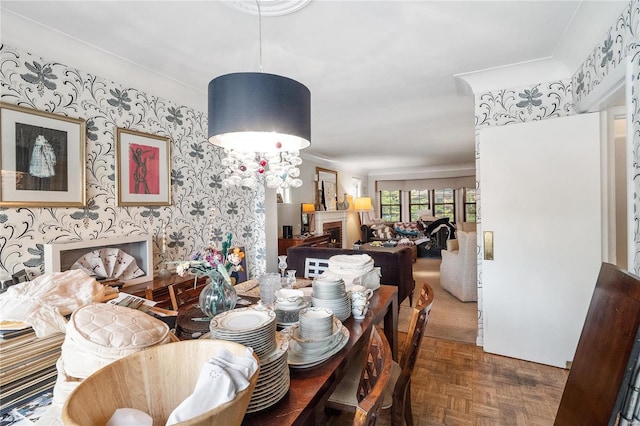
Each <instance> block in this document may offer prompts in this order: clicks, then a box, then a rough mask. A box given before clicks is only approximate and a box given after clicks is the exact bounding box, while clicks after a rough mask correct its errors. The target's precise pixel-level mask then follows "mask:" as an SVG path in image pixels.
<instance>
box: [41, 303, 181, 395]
mask: <svg viewBox="0 0 640 426" xmlns="http://www.w3.org/2000/svg"><path fill="white" fill-rule="evenodd" d="M171 336H172V335H171V332H170V330H169V327H168V326H167V324H165V323H164V322H162V321H160V320H158V319H155V318H153V317H152V316H150V315H148V314H146V313H144V312H142V311H138V310H135V309H130V308H125V307H122V306H117V305H111V304H104V303H93V304H89V305H85V306H83V307H81V308H79V309H77V310H76V311H75V312H74V313H73V314H72V315H71V318H70V320H69V323H68V324H67V329H66V336H65V339H64V343H63V344H62V353H61V356H60V358H59V359H58V362H57V363H56V367H57V369H58V378H57V381H56V384H55V386H54V389H53V402H54V403H55V404H64V402H65V400H66V399H67V397H68V396H69V394H71V392H72V391H73V390H74V389H75V388H76V387H77V386H78V384H79V383H80V382H82V380H84V379H86V378H87V377H89V376H90V375H91V374H93V373H94V372H95V371H97V370H99V369H100V368H102V367H104V366H105V365H107V364H110V363H111V362H113V361H115V360H117V359H120V358H122V357H124V356H126V355H129V354H132V353H134V352H137V351H139V350H142V349H145V348H148V347H151V346H155V345H160V344H165V343H169V342H170V341H171V338H172V337H171Z"/></svg>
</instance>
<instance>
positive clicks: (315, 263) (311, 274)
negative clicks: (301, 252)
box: [304, 257, 329, 278]
mask: <svg viewBox="0 0 640 426" xmlns="http://www.w3.org/2000/svg"><path fill="white" fill-rule="evenodd" d="M327 269H329V259H317V258H314V257H307V258H306V259H305V260H304V276H305V278H315V277H317V276H319V275H321V274H322V273H323V272H324V271H326V270H327Z"/></svg>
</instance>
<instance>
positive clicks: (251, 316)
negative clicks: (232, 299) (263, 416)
mask: <svg viewBox="0 0 640 426" xmlns="http://www.w3.org/2000/svg"><path fill="white" fill-rule="evenodd" d="M209 328H210V330H211V333H209V334H210V337H211V338H213V339H222V340H231V341H234V342H238V343H242V344H243V345H245V346H250V347H251V348H253V351H254V352H255V354H256V355H258V358H259V359H260V374H259V375H258V382H257V384H256V387H255V389H254V391H253V395H252V396H251V400H250V401H249V406H248V408H247V412H249V413H252V412H255V411H260V410H263V409H265V408H267V407H270V406H272V405H273V404H275V403H276V402H278V401H280V399H282V397H283V396H284V395H285V394H286V393H287V391H288V390H289V367H288V365H287V351H288V348H289V341H288V339H285V338H282V337H281V336H280V335H279V334H277V333H276V314H275V312H274V311H273V310H272V309H268V308H266V307H265V306H264V305H256V306H250V307H248V308H238V309H233V310H231V311H227V312H223V313H221V314H218V315H216V316H215V317H214V318H213V319H212V320H211V324H210V326H209Z"/></svg>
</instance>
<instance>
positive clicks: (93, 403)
mask: <svg viewBox="0 0 640 426" xmlns="http://www.w3.org/2000/svg"><path fill="white" fill-rule="evenodd" d="M223 347H224V348H226V349H228V350H229V351H230V352H231V353H233V354H234V355H242V354H243V353H244V351H245V349H246V348H245V346H243V345H241V344H239V343H235V342H227V341H224V340H214V339H205V340H189V341H181V342H177V343H168V344H166V345H158V346H154V347H151V348H148V349H144V350H142V351H140V352H136V353H134V354H131V355H129V356H126V357H124V358H121V359H119V360H117V361H114V362H113V363H111V364H109V365H107V366H105V367H103V368H101V369H100V370H98V371H96V372H95V373H94V374H92V375H91V376H89V377H87V378H86V379H85V380H84V381H82V383H80V384H79V385H78V387H77V388H76V389H75V390H74V391H73V393H71V395H69V398H67V401H66V402H65V404H64V407H63V409H62V421H63V423H64V424H65V425H69V426H71V425H77V426H92V425H100V426H103V425H105V424H106V423H107V421H108V420H109V419H110V418H111V416H112V415H113V412H114V411H115V410H116V408H135V409H137V410H141V411H144V412H145V413H147V414H149V415H150V416H151V417H153V424H154V426H155V425H164V424H165V423H166V421H167V418H168V417H169V415H170V414H171V412H172V411H173V410H174V409H175V408H176V407H177V406H178V405H179V404H180V403H181V402H182V401H184V400H185V399H186V398H187V397H188V396H189V395H191V393H193V390H194V388H195V385H196V381H197V379H198V375H199V374H200V368H201V366H202V365H203V364H204V363H205V362H206V361H207V360H209V359H210V358H212V357H213V356H215V355H216V354H217V353H218V351H219V349H220V348H223ZM254 357H255V359H256V362H258V363H259V359H258V357H256V355H255V354H254ZM258 373H259V368H258V371H256V373H255V374H254V375H253V376H252V377H251V380H250V385H249V387H248V388H247V389H245V390H243V391H242V392H239V393H238V394H237V395H236V398H235V399H233V400H232V401H229V402H227V403H225V404H222V405H220V406H218V407H216V408H215V409H213V410H211V411H209V412H207V413H204V414H202V415H200V416H198V417H195V418H193V419H191V420H188V421H185V422H181V423H179V424H180V425H211V424H221V425H240V423H241V422H242V419H243V417H244V414H245V412H246V410H247V406H248V405H249V400H250V399H251V395H252V393H253V389H254V388H255V386H256V382H257V381H258Z"/></svg>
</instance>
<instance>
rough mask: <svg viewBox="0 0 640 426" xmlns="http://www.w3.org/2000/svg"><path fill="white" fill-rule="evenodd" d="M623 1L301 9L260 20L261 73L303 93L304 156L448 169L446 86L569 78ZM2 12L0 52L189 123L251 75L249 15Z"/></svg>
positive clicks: (451, 125)
mask: <svg viewBox="0 0 640 426" xmlns="http://www.w3.org/2000/svg"><path fill="white" fill-rule="evenodd" d="M262 1H263V3H265V4H267V3H269V2H273V1H278V0H262ZM280 1H282V0H280ZM626 3H627V2H624V1H621V2H614V1H607V2H579V1H529V2H527V1H471V2H462V1H327V0H311V1H310V2H309V4H308V5H307V6H306V7H304V8H302V9H301V10H299V11H297V12H295V13H292V14H288V15H285V16H279V17H271V16H268V17H267V16H263V17H262V67H263V70H264V72H268V73H273V74H280V75H284V76H287V77H291V78H294V79H296V80H298V81H300V82H301V83H303V84H305V85H306V86H307V87H309V89H310V90H311V99H312V105H311V109H312V111H311V113H312V123H311V125H312V136H311V137H312V145H311V147H309V148H307V150H305V151H306V153H307V154H314V155H317V156H320V157H326V158H332V159H335V160H338V161H340V162H342V163H345V164H346V165H349V164H352V165H353V166H354V167H357V168H359V169H364V170H365V171H371V174H384V173H392V172H394V171H397V170H399V169H400V170H406V171H409V170H427V169H438V168H440V169H442V168H447V167H451V168H455V167H456V165H463V164H473V162H474V114H473V107H474V106H473V97H472V95H470V94H469V92H468V91H467V92H466V94H465V93H464V91H460V90H458V89H457V88H458V87H460V83H461V82H460V81H459V80H458V81H457V79H456V78H455V76H456V75H459V74H466V73H474V72H476V71H480V70H487V69H494V68H496V67H504V66H507V65H511V64H518V63H523V62H531V61H540V60H545V59H546V60H547V61H549V60H551V61H553V62H554V72H555V75H553V76H552V77H553V78H558V77H561V78H569V77H570V76H571V75H572V74H573V72H574V71H575V70H576V68H577V66H578V65H579V64H580V62H581V61H582V60H583V59H584V58H586V55H587V54H589V52H590V50H591V49H592V48H593V47H594V46H595V45H596V43H597V42H598V40H599V39H600V38H602V37H603V35H604V32H605V31H606V30H607V29H608V28H609V27H610V26H611V24H612V23H613V21H614V19H615V18H616V17H617V16H618V15H619V14H620V13H621V12H622V9H623V8H624V5H625V4H626ZM0 6H1V12H2V33H1V35H2V40H3V42H4V43H7V44H10V45H12V46H16V47H24V48H26V49H27V50H28V51H30V52H31V53H34V54H38V55H40V56H43V57H45V58H48V59H53V60H56V61H60V62H62V61H65V62H64V63H65V64H66V65H70V66H74V67H78V68H80V69H82V70H83V71H87V72H90V73H92V74H96V75H99V76H103V77H106V78H109V79H111V80H114V81H116V82H119V83H122V84H124V85H129V86H131V87H136V88H140V89H142V90H145V91H148V92H149V93H151V94H155V95H158V96H162V97H166V98H169V99H171V100H174V101H176V102H179V103H182V104H184V105H187V106H190V107H193V108H196V109H198V110H200V111H206V108H207V106H206V91H207V85H208V83H209V81H210V80H211V79H213V78H214V77H217V76H219V75H222V74H226V73H230V72H242V71H260V67H259V65H260V59H259V58H260V55H259V45H260V43H259V26H258V17H257V16H255V15H250V14H246V13H243V12H239V11H238V10H236V9H234V8H231V7H227V6H228V5H225V4H223V2H221V1H153V2H152V1H126V2H125V1H69V2H63V1H42V2H38V1H8V0H1V2H0ZM24 18H27V19H28V21H25V20H24ZM39 23H41V24H42V25H44V26H46V27H48V28H44V27H42V26H40V25H38V24H39ZM572 23H573V25H572ZM51 29H53V30H55V31H57V32H53V33H52V32H51V31H50V30H51ZM47 34H48V35H47ZM96 49H97V50H96ZM89 50H92V51H93V53H92V54H88V53H83V52H85V51H87V52H88V51H89ZM107 54H108V55H110V56H105V55H107ZM536 63H537V62H536ZM518 75H519V76H520V75H521V74H520V73H518ZM545 77H546V76H542V75H537V76H536V78H537V80H534V81H531V82H523V83H522V84H529V83H535V82H542V81H548V80H550V79H552V78H545ZM166 79H169V80H166ZM514 81H517V80H514ZM158 82H161V83H158ZM504 82H505V81H504V80H501V81H497V82H496V86H495V87H494V88H499V87H511V86H509V85H506V86H505V85H504ZM510 82H511V81H510ZM501 83H502V85H501ZM145 85H146V86H145ZM463 86H464V84H463Z"/></svg>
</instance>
